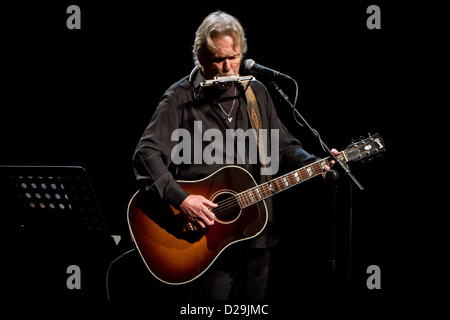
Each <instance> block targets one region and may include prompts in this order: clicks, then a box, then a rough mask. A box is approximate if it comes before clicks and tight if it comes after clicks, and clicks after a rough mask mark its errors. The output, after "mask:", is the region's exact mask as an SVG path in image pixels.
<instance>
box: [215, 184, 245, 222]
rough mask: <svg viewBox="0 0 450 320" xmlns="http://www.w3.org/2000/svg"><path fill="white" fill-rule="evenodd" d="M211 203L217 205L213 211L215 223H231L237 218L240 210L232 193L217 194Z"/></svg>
mask: <svg viewBox="0 0 450 320" xmlns="http://www.w3.org/2000/svg"><path fill="white" fill-rule="evenodd" d="M212 201H214V202H215V203H217V204H218V205H219V206H218V207H217V208H215V209H214V210H213V212H214V214H215V215H216V220H217V221H219V222H221V223H231V222H233V221H235V220H236V219H237V218H239V215H240V214H241V208H240V207H239V204H238V202H237V199H236V197H235V195H234V194H233V193H229V192H222V193H219V194H218V195H217V196H216V197H215V198H214V199H213V200H212Z"/></svg>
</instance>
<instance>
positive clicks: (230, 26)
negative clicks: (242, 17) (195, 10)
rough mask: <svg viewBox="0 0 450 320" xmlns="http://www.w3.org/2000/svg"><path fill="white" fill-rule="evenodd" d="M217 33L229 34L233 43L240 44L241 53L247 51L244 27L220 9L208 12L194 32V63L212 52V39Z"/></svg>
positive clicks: (197, 63) (196, 63) (213, 48)
mask: <svg viewBox="0 0 450 320" xmlns="http://www.w3.org/2000/svg"><path fill="white" fill-rule="evenodd" d="M217 35H229V36H231V37H233V38H234V41H235V42H234V45H235V47H237V46H238V45H240V46H241V51H242V54H244V53H245V52H246V51H247V39H245V34H244V28H242V25H241V23H240V22H239V20H238V19H236V18H235V17H233V16H232V15H229V14H228V13H225V12H222V11H216V12H213V13H211V14H209V15H208V16H207V17H206V18H205V19H204V20H203V22H202V24H201V25H200V27H198V29H197V32H196V33H195V41H194V47H193V54H194V62H195V65H199V64H200V63H199V60H201V58H202V57H204V56H205V54H206V53H207V52H208V51H209V52H214V50H216V47H215V46H214V43H213V41H212V38H214V37H215V36H217Z"/></svg>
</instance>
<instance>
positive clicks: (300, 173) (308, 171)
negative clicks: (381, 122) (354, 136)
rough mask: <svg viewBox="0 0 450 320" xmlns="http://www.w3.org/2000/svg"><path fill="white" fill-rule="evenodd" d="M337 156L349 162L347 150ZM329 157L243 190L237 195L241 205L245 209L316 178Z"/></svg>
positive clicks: (326, 164) (328, 163)
mask: <svg viewBox="0 0 450 320" xmlns="http://www.w3.org/2000/svg"><path fill="white" fill-rule="evenodd" d="M337 158H338V159H340V160H342V161H345V162H347V158H346V156H345V152H341V153H340V154H339V155H337ZM329 159H330V158H329V157H327V158H324V159H321V160H319V161H316V162H313V163H311V164H309V165H307V166H304V167H301V168H300V169H297V170H294V171H292V172H289V173H286V174H285V175H282V176H280V177H278V178H275V179H272V180H270V181H267V182H265V183H262V184H260V185H258V186H256V187H253V188H251V189H248V190H246V191H243V192H241V193H239V194H237V195H236V198H237V200H238V203H239V206H240V207H241V208H242V209H243V208H246V207H248V206H251V205H253V204H255V203H257V202H259V201H261V200H264V199H267V198H269V197H271V196H273V195H275V194H277V193H279V192H281V191H284V190H286V189H289V188H290V187H293V186H295V185H298V184H300V183H302V182H303V181H306V180H308V179H311V178H314V177H315V176H318V175H320V174H321V173H323V172H324V170H325V169H324V168H325V166H329V165H330V162H329Z"/></svg>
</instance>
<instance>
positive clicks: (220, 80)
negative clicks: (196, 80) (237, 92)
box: [200, 76, 255, 87]
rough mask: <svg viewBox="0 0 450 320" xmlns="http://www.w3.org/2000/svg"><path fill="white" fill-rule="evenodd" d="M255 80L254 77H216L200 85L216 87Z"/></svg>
mask: <svg viewBox="0 0 450 320" xmlns="http://www.w3.org/2000/svg"><path fill="white" fill-rule="evenodd" d="M253 80H255V77H254V76H227V77H214V79H211V80H205V81H202V82H201V83H200V86H202V87H208V86H214V85H218V84H226V83H229V82H239V83H242V82H248V81H253Z"/></svg>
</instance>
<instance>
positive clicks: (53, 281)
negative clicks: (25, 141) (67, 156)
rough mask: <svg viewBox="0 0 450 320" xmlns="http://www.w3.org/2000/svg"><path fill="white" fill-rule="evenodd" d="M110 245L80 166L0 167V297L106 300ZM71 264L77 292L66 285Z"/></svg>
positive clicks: (108, 234)
mask: <svg viewBox="0 0 450 320" xmlns="http://www.w3.org/2000/svg"><path fill="white" fill-rule="evenodd" d="M114 247H115V245H114V242H113V239H112V238H111V236H110V233H109V230H108V228H107V225H106V223H105V219H104V217H103V215H102V213H101V211H100V207H99V205H98V203H97V200H96V197H95V194H94V191H93V189H92V186H91V183H90V181H89V178H88V175H87V172H86V170H85V169H84V168H82V167H62V166H57V167H55V166H0V250H1V252H2V255H3V258H2V261H3V262H2V263H1V266H0V279H2V281H1V282H2V286H1V287H0V291H1V292H2V297H7V298H9V299H13V300H17V299H21V300H28V299H30V300H60V299H65V300H66V299H73V298H82V299H98V298H100V299H105V298H106V297H105V289H104V281H105V280H104V279H105V272H106V268H107V264H108V262H109V261H110V260H111V256H112V254H113V251H114ZM71 265H76V266H78V267H79V268H80V271H81V272H80V275H81V277H80V280H81V287H80V289H78V288H69V286H68V285H67V283H66V282H67V280H68V278H69V277H70V276H71V275H72V274H73V271H71V272H70V271H68V267H69V266H71Z"/></svg>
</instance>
